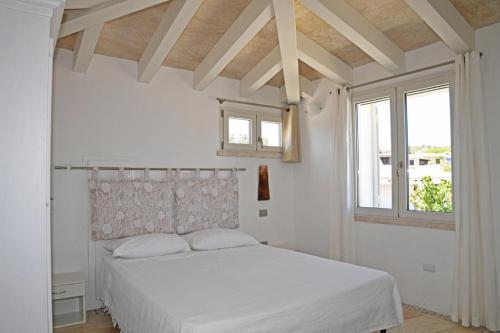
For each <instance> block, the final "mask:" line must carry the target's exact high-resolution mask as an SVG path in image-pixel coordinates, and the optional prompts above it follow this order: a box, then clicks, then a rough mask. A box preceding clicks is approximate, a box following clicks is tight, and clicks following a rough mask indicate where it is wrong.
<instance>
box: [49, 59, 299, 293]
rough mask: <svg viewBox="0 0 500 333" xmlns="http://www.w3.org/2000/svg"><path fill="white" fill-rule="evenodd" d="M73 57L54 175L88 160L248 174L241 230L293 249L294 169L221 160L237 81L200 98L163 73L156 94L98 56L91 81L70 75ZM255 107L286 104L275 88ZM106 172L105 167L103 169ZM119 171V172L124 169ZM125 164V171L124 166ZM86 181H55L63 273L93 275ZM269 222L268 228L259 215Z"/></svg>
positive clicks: (183, 81)
mask: <svg viewBox="0 0 500 333" xmlns="http://www.w3.org/2000/svg"><path fill="white" fill-rule="evenodd" d="M71 66H72V53H71V52H70V51H67V50H58V53H57V55H56V61H55V74H54V75H55V76H54V84H55V85H54V122H53V163H54V165H58V164H62V165H66V164H71V165H81V164H85V163H86V161H89V160H94V161H95V160H112V159H118V160H120V159H121V160H123V161H125V162H122V163H121V164H127V165H129V164H134V165H138V166H167V167H176V166H179V167H223V166H226V167H235V166H237V167H244V168H247V171H246V172H242V173H240V177H239V180H240V224H241V228H242V229H243V230H246V231H248V232H250V233H251V234H253V235H255V236H256V237H257V238H258V239H260V240H268V241H269V242H270V243H271V244H283V245H290V244H293V243H294V224H293V216H292V212H291V208H292V198H293V197H292V178H291V177H292V166H291V165H288V164H284V163H282V162H281V160H279V159H254V158H234V157H217V156H216V151H217V149H218V145H219V106H218V102H217V101H216V100H215V98H216V97H217V96H222V97H228V98H239V83H238V81H236V80H230V79H224V78H219V79H217V80H216V81H215V82H214V83H213V84H211V85H210V87H209V88H208V89H206V90H205V91H195V90H193V89H192V72H189V71H183V70H178V69H173V68H166V67H164V68H162V69H161V70H160V72H159V73H158V74H157V76H156V77H155V78H154V80H153V81H152V83H150V84H142V83H138V82H137V79H136V71H137V63H136V62H132V61H127V60H120V59H116V58H109V57H104V56H99V55H96V56H94V59H93V62H92V64H91V66H90V70H89V72H88V73H87V74H85V75H82V74H77V73H73V72H72V71H71ZM253 99H254V100H255V101H259V102H261V103H268V104H278V102H279V91H278V89H276V88H272V87H267V88H265V89H262V90H261V91H260V92H259V93H258V94H256V96H254V98H253ZM103 163H106V162H101V165H102V164H103ZM117 163H118V162H117ZM118 164H120V163H118ZM261 164H267V165H268V166H269V173H270V175H269V177H270V178H269V179H270V192H271V193H270V194H271V200H270V201H267V202H266V201H263V202H260V203H259V202H258V201H257V181H258V178H257V168H258V165H261ZM86 179H87V173H86V172H81V171H71V172H66V171H54V172H53V181H54V183H53V196H54V202H53V261H54V271H55V272H65V271H74V270H83V271H84V272H85V271H86V270H87V266H88V258H87V242H88V236H89V232H88V223H89V222H88V190H87V183H86ZM259 207H266V208H268V214H269V216H268V217H267V218H263V219H259V218H258V217H257V215H258V208H259ZM89 296H90V295H89Z"/></svg>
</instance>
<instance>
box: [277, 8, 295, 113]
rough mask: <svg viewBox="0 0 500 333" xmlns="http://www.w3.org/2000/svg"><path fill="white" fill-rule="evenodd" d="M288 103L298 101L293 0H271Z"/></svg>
mask: <svg viewBox="0 0 500 333" xmlns="http://www.w3.org/2000/svg"><path fill="white" fill-rule="evenodd" d="M273 4H274V15H275V16H276V28H277V31H278V41H279V47H280V52H281V63H282V64H283V76H284V78H285V87H286V97H287V100H288V104H298V103H299V102H300V87H299V53H298V51H297V27H296V26H295V6H294V2H293V0H273Z"/></svg>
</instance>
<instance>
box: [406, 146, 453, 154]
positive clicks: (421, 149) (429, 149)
mask: <svg viewBox="0 0 500 333" xmlns="http://www.w3.org/2000/svg"><path fill="white" fill-rule="evenodd" d="M409 151H410V154H415V153H431V154H442V153H451V147H437V146H410V147H409Z"/></svg>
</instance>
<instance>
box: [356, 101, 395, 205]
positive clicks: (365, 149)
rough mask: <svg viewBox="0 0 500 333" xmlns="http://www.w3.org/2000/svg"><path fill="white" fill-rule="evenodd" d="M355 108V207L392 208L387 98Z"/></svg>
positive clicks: (389, 121) (389, 113)
mask: <svg viewBox="0 0 500 333" xmlns="http://www.w3.org/2000/svg"><path fill="white" fill-rule="evenodd" d="M356 108H357V115H358V119H357V133H358V136H357V139H358V206H359V207H372V208H392V151H391V103H390V100H389V98H388V97H386V98H383V99H379V100H376V101H371V102H367V103H360V104H357V105H356Z"/></svg>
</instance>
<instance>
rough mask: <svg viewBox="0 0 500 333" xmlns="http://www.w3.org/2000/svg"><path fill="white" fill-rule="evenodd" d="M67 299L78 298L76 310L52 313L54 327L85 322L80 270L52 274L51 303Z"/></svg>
mask: <svg viewBox="0 0 500 333" xmlns="http://www.w3.org/2000/svg"><path fill="white" fill-rule="evenodd" d="M67 299H76V300H78V304H79V308H78V311H75V312H70V313H63V314H60V315H54V316H53V326H54V328H58V327H63V326H69V325H76V324H83V323H85V322H86V313H85V279H84V278H83V274H81V273H80V272H75V273H61V274H54V275H53V276H52V304H55V302H57V301H60V300H67Z"/></svg>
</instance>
